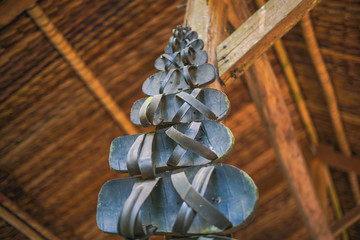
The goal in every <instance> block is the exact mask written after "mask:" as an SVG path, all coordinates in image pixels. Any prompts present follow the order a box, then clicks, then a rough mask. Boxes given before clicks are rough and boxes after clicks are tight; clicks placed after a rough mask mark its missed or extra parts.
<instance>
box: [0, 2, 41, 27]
mask: <svg viewBox="0 0 360 240" xmlns="http://www.w3.org/2000/svg"><path fill="white" fill-rule="evenodd" d="M35 4H36V0H21V1H13V0H5V1H2V2H1V3H0V16H1V17H0V29H1V28H3V27H4V26H5V25H7V24H9V23H10V22H11V21H13V20H14V19H15V18H16V17H17V16H19V15H20V14H21V13H23V12H24V11H25V10H26V9H29V8H31V7H33V6H35Z"/></svg>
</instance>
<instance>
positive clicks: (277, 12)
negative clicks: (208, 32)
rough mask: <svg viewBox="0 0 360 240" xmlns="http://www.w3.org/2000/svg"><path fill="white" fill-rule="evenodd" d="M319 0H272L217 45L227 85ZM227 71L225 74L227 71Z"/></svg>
mask: <svg viewBox="0 0 360 240" xmlns="http://www.w3.org/2000/svg"><path fill="white" fill-rule="evenodd" d="M318 2H319V0H292V1H279V0H270V1H268V2H267V3H266V4H265V5H264V6H263V7H261V8H260V9H259V10H258V11H257V12H256V13H255V14H253V15H252V16H251V17H249V18H248V19H247V20H246V22H244V24H242V25H241V26H240V27H239V28H238V29H237V30H236V31H235V32H234V33H232V34H231V35H230V36H229V37H228V38H226V39H225V40H224V41H223V42H222V43H221V44H220V45H219V46H218V47H217V49H216V52H217V58H218V66H219V73H220V76H224V78H222V79H223V81H224V82H225V84H226V85H228V84H229V83H231V81H233V80H234V79H236V76H237V75H239V74H242V73H243V72H244V71H245V70H246V69H247V68H248V67H249V66H250V65H251V64H252V63H253V62H254V61H255V60H256V59H257V58H258V57H259V56H260V55H262V54H263V53H264V52H265V51H266V50H267V49H269V47H271V46H272V44H273V43H274V42H275V41H276V40H278V39H279V38H281V37H282V36H283V35H284V34H285V33H287V32H288V31H289V30H290V29H291V28H292V27H293V25H295V24H296V23H297V22H298V21H299V20H301V18H302V17H303V16H304V14H305V13H306V12H307V11H309V10H311V9H312V8H313V7H314V6H315V5H316V4H317V3H318ZM225 73H226V74H225Z"/></svg>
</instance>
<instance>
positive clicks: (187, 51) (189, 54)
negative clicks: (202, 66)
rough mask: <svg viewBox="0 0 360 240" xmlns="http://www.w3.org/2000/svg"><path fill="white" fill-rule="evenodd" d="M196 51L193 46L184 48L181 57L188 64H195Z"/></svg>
mask: <svg viewBox="0 0 360 240" xmlns="http://www.w3.org/2000/svg"><path fill="white" fill-rule="evenodd" d="M195 53H196V52H195V50H194V48H193V47H191V46H189V47H186V48H184V49H183V50H181V51H180V57H181V60H182V62H183V63H184V64H186V65H191V64H194V60H195Z"/></svg>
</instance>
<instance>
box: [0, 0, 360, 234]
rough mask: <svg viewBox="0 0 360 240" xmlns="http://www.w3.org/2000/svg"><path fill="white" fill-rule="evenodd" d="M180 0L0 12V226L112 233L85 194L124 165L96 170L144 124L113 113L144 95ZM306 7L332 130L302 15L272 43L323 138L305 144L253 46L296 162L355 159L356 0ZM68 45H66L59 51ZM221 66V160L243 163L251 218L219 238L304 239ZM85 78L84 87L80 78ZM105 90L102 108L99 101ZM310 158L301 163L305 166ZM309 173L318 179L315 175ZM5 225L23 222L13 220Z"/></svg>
mask: <svg viewBox="0 0 360 240" xmlns="http://www.w3.org/2000/svg"><path fill="white" fill-rule="evenodd" d="M2 2H5V1H0V7H1V4H2ZM25 2H26V1H25ZM28 2H30V3H31V4H33V3H34V2H35V1H34V2H32V1H28ZM231 2H232V1H230V0H227V1H226V3H227V4H230V3H231ZM256 2H258V4H259V1H256ZM185 3H186V1H185V0H175V1H166V0H160V1H152V0H146V1H140V0H134V1H111V0H105V1H90V0H78V1H70V0H57V1H52V0H41V1H37V5H36V6H37V7H38V9H37V10H35V11H32V12H31V11H29V10H27V11H25V12H20V13H18V14H17V15H16V16H15V17H13V18H12V19H11V21H8V23H7V24H6V25H3V26H1V24H0V89H1V90H0V91H1V94H0V139H1V141H0V156H1V157H0V179H1V181H0V182H1V184H0V203H1V208H0V214H2V213H3V212H1V211H3V210H4V211H7V212H10V213H11V214H13V216H15V218H14V219H13V222H12V224H10V223H9V219H10V218H6V216H7V215H1V216H2V218H0V238H1V239H26V236H31V234H35V235H36V234H37V236H39V235H40V236H41V237H42V238H43V239H120V237H117V236H110V235H107V234H105V233H102V232H101V231H100V230H99V229H98V228H97V226H96V218H95V215H96V202H97V194H98V192H99V190H100V187H101V186H102V184H103V183H105V182H106V181H107V180H110V179H114V178H119V177H127V175H126V174H117V173H114V172H112V171H110V169H109V166H108V154H109V146H110V143H111V141H112V140H113V139H114V138H115V137H118V136H122V135H126V134H131V133H134V132H145V131H147V130H146V129H143V128H141V127H134V126H133V125H129V124H128V123H127V122H126V120H124V119H123V118H121V117H120V118H117V117H114V115H116V116H119V115H121V114H123V116H129V113H130V109H131V106H132V104H133V102H134V101H136V100H137V99H139V98H142V97H144V95H143V93H142V92H141V86H142V83H143V81H144V80H145V79H146V78H147V77H148V76H150V75H151V74H153V73H155V72H156V70H155V68H154V66H153V63H154V61H155V59H156V58H157V57H158V56H160V55H161V54H162V53H163V51H164V47H165V45H166V44H167V43H168V38H169V37H170V34H171V30H172V29H173V28H175V27H176V26H177V25H179V24H182V23H183V21H184V17H185V8H184V5H183V4H185ZM247 6H248V7H249V10H250V12H251V13H254V12H255V11H256V9H257V5H256V3H255V1H254V2H253V1H250V0H247ZM25 9H26V8H24V9H23V10H25ZM32 9H34V8H32ZM23 10H22V11H23ZM233 10H234V8H231V6H230V5H228V7H227V9H226V17H227V18H226V24H224V26H223V29H224V30H225V35H227V36H229V35H230V34H231V33H233V32H234V30H235V29H236V28H238V27H239V26H236V22H234V12H233ZM39 14H40V15H39ZM41 14H43V15H44V16H46V17H47V18H48V19H49V23H50V24H52V25H53V26H54V28H55V29H57V32H55V33H54V35H55V36H58V39H60V40H62V39H64V40H65V39H66V40H65V42H66V43H68V45H66V44H65V45H66V46H64V41H59V42H58V43H57V44H58V45H56V43H55V45H54V43H51V42H50V41H49V40H48V38H47V37H46V36H45V35H44V33H43V32H42V31H41V30H40V28H39V26H38V25H39V23H36V22H34V19H35V18H36V16H38V18H40V17H41V16H43V15H41ZM39 16H40V17H39ZM42 19H43V18H42ZM310 19H311V20H310V21H311V23H312V26H313V30H314V33H315V37H316V40H317V43H318V46H319V53H320V54H321V56H322V58H323V62H324V66H325V68H326V70H327V72H328V79H329V81H330V82H331V83H332V85H333V92H334V96H335V99H336V104H337V107H338V113H339V115H338V119H340V121H341V124H342V126H343V133H344V134H343V137H344V138H343V140H339V134H337V131H341V130H337V131H335V129H338V128H336V127H335V125H336V124H335V125H334V119H336V116H335V117H334V115H333V114H334V111H335V110H333V109H329V104H328V103H329V101H327V95H326V91H325V90H324V87H323V85H322V84H321V79H319V77H318V74H317V72H318V71H319V70H318V71H317V68H316V66H317V65H316V64H314V61H312V60H313V59H314V57H313V55H311V52H310V51H309V50H312V49H314V47H313V45H311V44H310V45H309V42H308V39H307V40H306V38H305V37H306V36H308V35H307V32H306V28H304V22H303V24H301V23H299V24H297V25H295V26H294V27H293V28H292V29H291V30H290V31H289V32H288V33H287V34H286V35H284V37H283V38H282V42H283V46H284V48H285V50H286V51H287V54H288V59H289V64H288V65H290V66H291V67H292V68H293V72H294V75H295V76H296V79H297V82H298V84H299V89H300V91H301V93H302V95H303V99H304V103H305V105H306V107H307V109H308V112H309V116H310V118H311V121H312V122H313V126H314V128H315V131H316V135H317V137H316V138H317V139H318V142H319V144H320V146H321V147H323V148H321V147H319V151H318V153H317V155H316V154H315V152H314V151H313V150H314V140H312V138H311V137H309V133H308V130H307V128H306V123H304V121H303V120H302V119H303V118H302V117H303V115H302V113H300V111H299V109H298V107H297V103H296V102H297V99H298V98H297V97H298V95H295V97H294V94H293V93H292V91H291V87H289V82H288V75H287V73H286V69H288V68H287V66H288V65H284V64H283V63H282V62H281V60H280V58H279V56H278V53H277V50H274V48H270V49H269V50H268V51H267V52H266V54H267V58H268V59H269V61H270V63H271V66H272V68H273V71H274V73H275V75H276V77H277V80H278V83H279V85H280V90H281V93H282V95H283V97H284V100H285V103H286V106H287V108H288V110H289V112H290V117H291V120H292V124H293V126H294V129H295V136H296V139H297V141H298V143H299V146H300V147H301V149H302V150H303V153H304V155H305V158H306V160H307V162H308V165H309V166H311V164H312V162H313V161H312V159H313V156H312V155H313V154H314V156H319V157H318V158H319V159H320V160H321V159H322V161H324V162H327V161H326V160H327V159H330V158H331V156H336V157H335V160H333V162H334V161H335V162H336V158H339V160H338V162H341V161H342V158H344V162H346V161H348V162H350V161H353V162H354V165H351V168H353V170H354V171H355V172H356V169H359V165H360V163H359V161H360V157H359V156H360V111H359V109H360V66H359V65H360V31H359V22H360V1H357V0H348V1H336V0H326V1H323V2H320V3H319V4H318V5H317V6H316V7H315V8H314V9H313V10H312V11H311V12H310ZM0 20H1V16H0ZM45 20H46V19H45ZM43 23H44V25H43V26H44V27H49V24H48V23H46V22H43ZM45 23H46V24H45ZM52 25H50V27H51V26H52ZM56 33H57V34H58V35H56ZM307 44H308V45H307ZM55 46H58V48H56V47H55ZM59 46H60V47H59ZM309 46H310V47H309ZM64 49H65V54H64V52H62V51H64ZM69 51H70V52H71V51H73V52H74V54H76V56H75V57H74V56H73V55H72V58H70V59H68V58H66V56H65V57H64V55H66V54H67V53H69ZM231 77H233V78H234V79H233V81H232V82H231V83H230V81H229V84H228V85H227V86H226V87H224V91H225V93H226V94H227V95H228V97H229V99H230V102H231V113H230V115H229V116H228V118H227V119H226V120H225V121H224V123H225V125H226V126H228V127H229V128H230V129H231V131H232V132H233V134H234V136H235V139H236V144H235V148H234V152H233V154H232V155H231V157H230V158H229V159H227V160H226V161H225V163H227V164H231V165H234V166H237V167H239V168H241V169H243V170H244V171H245V172H247V173H248V174H249V175H250V176H251V177H252V178H253V179H254V181H255V183H256V185H257V186H258V188H259V193H260V203H259V210H258V213H257V215H256V219H255V221H254V222H253V223H252V224H251V225H249V226H248V227H247V228H245V229H243V230H241V231H239V232H237V233H235V234H234V235H233V237H234V238H236V239H310V238H311V236H310V233H309V231H308V229H307V227H306V224H305V222H304V221H303V218H302V217H301V212H300V210H299V208H298V205H297V204H296V201H295V198H294V196H293V195H292V192H291V190H290V188H289V186H288V183H287V180H286V179H285V177H284V174H283V172H282V170H281V167H280V165H279V163H278V161H277V160H276V153H275V151H274V149H273V147H272V145H271V142H270V140H269V136H268V132H267V129H266V127H265V126H264V124H263V123H262V120H261V118H260V116H259V114H258V112H257V109H256V106H255V104H254V101H253V98H252V97H251V96H250V92H249V87H248V85H247V82H246V79H245V76H244V75H240V74H238V75H236V74H235V75H232V76H231ZM92 84H95V85H93V86H95V87H93V88H91V85H92ZM96 84H100V85H96ZM89 86H90V87H89ZM98 86H100V87H101V88H102V89H103V91H102V90H101V89H100V90H99V87H98ZM89 88H90V89H89ZM104 99H105V100H104ZM106 99H107V100H106ZM112 102H114V103H116V104H117V107H116V108H109V107H107V106H110V105H111V104H110V103H112ZM107 103H109V104H107ZM109 113H110V114H109ZM335 113H336V111H335ZM340 135H341V134H340ZM340 139H341V138H340ZM344 141H345V142H344ZM315 145H316V146H317V144H315ZM316 146H315V147H316ZM346 146H347V147H346ZM321 149H325V150H321ZM346 149H347V150H346ZM325 153H328V155H325ZM324 156H328V157H324ZM330 160H331V159H330ZM330 160H329V161H328V164H329V170H330V175H331V179H332V181H333V186H334V189H335V190H336V191H337V195H338V198H339V203H340V206H341V210H342V213H343V214H345V215H346V214H347V213H350V212H351V210H354V209H355V207H356V206H357V204H356V198H355V196H354V193H353V191H352V189H353V186H352V183H350V180H349V176H348V175H349V174H348V170H351V169H350V167H348V168H347V167H346V166H350V164H348V165H346V166H341V164H336V163H331V162H330ZM321 171H323V170H319V169H317V168H315V172H317V173H316V174H318V172H321ZM358 175H359V172H357V178H358ZM319 176H320V177H322V176H325V175H319ZM355 176H356V174H355ZM358 179H359V178H358ZM319 181H320V182H318V184H319V185H320V186H321V184H324V183H323V181H321V180H319ZM323 199H324V198H323ZM333 205H334V202H333V201H332V200H331V197H326V198H325V201H323V202H322V206H325V216H326V219H327V221H328V222H329V225H330V226H331V227H332V229H335V228H334V225H333V224H336V223H339V222H338V221H337V217H336V216H337V215H336V214H337V213H336V210H334V206H333ZM356 213H357V215H359V213H358V212H356ZM356 213H355V214H353V215H356ZM5 218H6V219H7V221H5V220H4V219H5ZM349 221H350V220H349ZM19 226H20V228H21V226H23V228H22V229H25V230H24V231H23V232H21V231H19V230H18V229H17V228H16V227H19ZM26 226H28V228H29V229H27V228H26ZM29 226H30V227H29ZM335 227H336V226H335ZM347 228H348V230H347V233H345V234H344V235H342V236H341V237H342V238H344V239H358V238H360V231H359V229H360V223H359V221H358V222H357V223H355V224H352V225H351V226H347ZM34 232H35V233H34ZM339 236H340V235H339Z"/></svg>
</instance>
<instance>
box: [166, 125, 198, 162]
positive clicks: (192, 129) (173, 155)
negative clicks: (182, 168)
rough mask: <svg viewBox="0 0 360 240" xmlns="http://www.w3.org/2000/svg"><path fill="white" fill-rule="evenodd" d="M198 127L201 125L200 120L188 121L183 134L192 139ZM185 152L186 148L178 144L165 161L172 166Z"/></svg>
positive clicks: (196, 133)
mask: <svg viewBox="0 0 360 240" xmlns="http://www.w3.org/2000/svg"><path fill="white" fill-rule="evenodd" d="M200 127H201V123H200V122H192V123H190V126H189V128H188V129H187V130H186V131H185V133H184V134H185V135H186V136H188V137H189V138H191V139H194V138H195V137H196V136H197V135H198V133H199V130H200ZM186 152H187V149H184V148H183V147H181V146H180V145H177V146H176V147H175V148H174V150H173V152H172V153H171V155H170V157H169V159H168V161H167V165H169V166H173V167H175V166H177V165H178V164H179V162H180V160H181V159H182V157H183V156H184V155H185V153H186Z"/></svg>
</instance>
